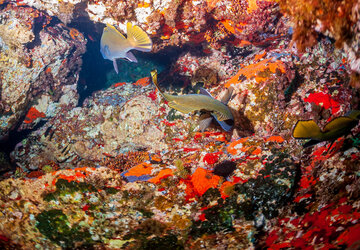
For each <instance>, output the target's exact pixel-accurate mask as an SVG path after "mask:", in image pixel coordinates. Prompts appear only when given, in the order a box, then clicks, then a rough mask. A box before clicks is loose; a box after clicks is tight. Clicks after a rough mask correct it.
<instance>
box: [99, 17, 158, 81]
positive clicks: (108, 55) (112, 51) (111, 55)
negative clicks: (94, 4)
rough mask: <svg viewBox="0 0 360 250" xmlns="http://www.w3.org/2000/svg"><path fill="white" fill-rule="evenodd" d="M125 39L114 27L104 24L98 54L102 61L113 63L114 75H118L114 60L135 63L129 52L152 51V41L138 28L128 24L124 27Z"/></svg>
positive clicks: (132, 55)
mask: <svg viewBox="0 0 360 250" xmlns="http://www.w3.org/2000/svg"><path fill="white" fill-rule="evenodd" d="M126 29H127V38H125V36H124V35H123V34H121V33H120V32H119V31H118V30H117V29H116V28H115V27H114V26H112V25H110V24H106V27H105V28H104V30H103V33H102V36H101V40H100V52H101V54H102V56H103V58H104V59H109V60H112V61H113V65H114V69H115V71H116V73H117V74H118V73H119V70H118V67H117V64H116V59H118V58H126V59H128V60H129V61H130V62H137V60H136V58H135V56H134V54H133V53H131V52H130V50H132V49H135V50H139V51H142V52H150V51H151V50H152V41H151V39H150V37H149V36H148V34H146V32H145V31H143V30H142V29H141V28H140V27H139V26H137V25H134V26H133V25H132V24H131V23H130V22H129V23H127V25H126Z"/></svg>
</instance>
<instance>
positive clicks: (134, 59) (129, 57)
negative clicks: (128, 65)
mask: <svg viewBox="0 0 360 250" xmlns="http://www.w3.org/2000/svg"><path fill="white" fill-rule="evenodd" d="M126 59H128V60H129V61H130V62H134V63H137V62H138V61H137V60H136V57H135V56H134V54H133V53H131V52H130V51H128V52H126Z"/></svg>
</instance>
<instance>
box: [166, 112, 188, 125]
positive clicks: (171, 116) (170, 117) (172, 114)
mask: <svg viewBox="0 0 360 250" xmlns="http://www.w3.org/2000/svg"><path fill="white" fill-rule="evenodd" d="M176 113H177V111H176V110H175V109H171V110H170V111H169V113H168V115H167V116H166V119H167V120H168V121H169V122H171V121H175V120H182V119H184V116H183V115H181V113H180V112H178V113H179V115H177V114H176Z"/></svg>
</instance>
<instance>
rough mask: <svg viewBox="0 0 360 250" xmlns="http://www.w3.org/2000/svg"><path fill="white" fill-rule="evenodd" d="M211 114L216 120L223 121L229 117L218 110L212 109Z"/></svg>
mask: <svg viewBox="0 0 360 250" xmlns="http://www.w3.org/2000/svg"><path fill="white" fill-rule="evenodd" d="M211 114H212V115H213V116H214V117H215V118H216V120H217V121H223V120H227V119H229V117H227V116H226V115H225V114H223V113H221V112H218V111H213V112H212V113H211Z"/></svg>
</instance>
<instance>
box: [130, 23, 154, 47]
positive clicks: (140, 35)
mask: <svg viewBox="0 0 360 250" xmlns="http://www.w3.org/2000/svg"><path fill="white" fill-rule="evenodd" d="M127 40H128V41H129V43H130V44H131V45H132V47H133V48H134V49H136V50H140V51H143V52H149V51H151V49H152V41H151V39H150V37H149V36H148V34H146V32H145V31H143V30H142V29H141V28H140V27H139V26H137V25H134V26H132V24H131V23H130V22H129V23H127Z"/></svg>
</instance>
